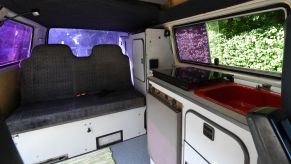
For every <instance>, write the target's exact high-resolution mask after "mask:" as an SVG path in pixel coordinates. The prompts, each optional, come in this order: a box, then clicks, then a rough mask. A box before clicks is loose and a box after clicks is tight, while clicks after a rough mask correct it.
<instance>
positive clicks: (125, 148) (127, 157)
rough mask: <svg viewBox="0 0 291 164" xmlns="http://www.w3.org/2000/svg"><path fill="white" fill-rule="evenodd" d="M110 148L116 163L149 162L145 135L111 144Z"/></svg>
mask: <svg viewBox="0 0 291 164" xmlns="http://www.w3.org/2000/svg"><path fill="white" fill-rule="evenodd" d="M111 150H112V153H113V158H114V160H115V161H116V164H150V158H149V155H148V148H147V137H146V135H142V136H139V137H136V138H133V139H130V140H127V141H124V142H122V143H118V144H115V145H112V146H111Z"/></svg>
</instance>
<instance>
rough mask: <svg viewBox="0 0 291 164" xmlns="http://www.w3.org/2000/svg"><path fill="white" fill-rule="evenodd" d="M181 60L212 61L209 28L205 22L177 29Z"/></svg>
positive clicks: (176, 34)
mask: <svg viewBox="0 0 291 164" xmlns="http://www.w3.org/2000/svg"><path fill="white" fill-rule="evenodd" d="M175 36H176V43H177V48H178V55H179V57H180V60H182V61H188V62H199V63H210V51H209V46H208V36H207V29H206V25H205V24H204V23H202V24H195V25H191V26H187V27H181V28H176V29H175Z"/></svg>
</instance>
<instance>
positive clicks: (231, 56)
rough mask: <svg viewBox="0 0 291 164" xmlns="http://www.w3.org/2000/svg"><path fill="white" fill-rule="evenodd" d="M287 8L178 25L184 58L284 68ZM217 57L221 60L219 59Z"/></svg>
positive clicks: (180, 55)
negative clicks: (285, 9)
mask: <svg viewBox="0 0 291 164" xmlns="http://www.w3.org/2000/svg"><path fill="white" fill-rule="evenodd" d="M285 17H286V14H285V11H284V10H281V9H277V10H273V11H265V12H261V13H255V14H250V15H244V16H237V17H233V18H226V19H220V20H214V21H207V22H205V23H198V24H190V25H184V26H178V27H175V28H174V34H175V39H176V45H177V55H178V58H179V59H180V61H181V62H187V63H198V64H199V63H203V64H214V60H215V59H216V58H217V59H219V63H220V64H221V65H224V66H231V67H238V68H247V69H253V70H260V71H268V72H282V64H283V48H284V21H285ZM216 61H217V60H216Z"/></svg>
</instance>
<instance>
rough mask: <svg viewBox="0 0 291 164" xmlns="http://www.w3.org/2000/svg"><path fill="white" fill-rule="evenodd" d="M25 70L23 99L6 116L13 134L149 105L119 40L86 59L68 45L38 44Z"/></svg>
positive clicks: (22, 73) (97, 48)
mask: <svg viewBox="0 0 291 164" xmlns="http://www.w3.org/2000/svg"><path fill="white" fill-rule="evenodd" d="M21 69H22V71H21V91H22V93H21V95H22V97H21V98H22V103H21V106H20V107H19V108H18V109H17V110H16V111H15V112H14V113H13V114H12V115H11V116H10V117H9V118H8V119H7V120H6V122H7V125H8V127H9V129H10V131H11V133H13V134H16V133H21V132H24V131H30V130H34V129H39V128H44V127H49V126H54V125H58V124H62V123H67V122H72V121H76V120H81V119H86V118H91V117H97V116H101V115H105V114H109V113H113V112H119V111H123V110H128V109H133V108H137V107H141V106H145V100H144V96H143V95H142V94H140V93H139V92H137V91H135V90H134V89H133V87H132V84H131V79H130V70H129V60H128V58H127V56H125V55H123V54H122V52H121V49H120V47H119V46H116V45H99V46H96V47H94V48H93V50H92V54H91V56H89V57H85V58H77V57H75V56H74V55H73V54H72V52H71V50H70V48H69V47H67V46H64V45H43V46H38V47H36V48H34V50H33V52H32V56H31V58H29V59H27V60H24V61H23V63H22V67H21ZM84 92H85V93H87V94H88V95H86V96H81V97H76V94H77V93H84Z"/></svg>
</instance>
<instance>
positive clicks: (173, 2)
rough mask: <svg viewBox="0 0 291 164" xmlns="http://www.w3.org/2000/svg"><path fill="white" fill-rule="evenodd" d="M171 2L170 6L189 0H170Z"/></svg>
mask: <svg viewBox="0 0 291 164" xmlns="http://www.w3.org/2000/svg"><path fill="white" fill-rule="evenodd" d="M169 1H170V2H169V4H170V7H174V6H177V5H180V4H182V3H184V2H186V1H188V0H169Z"/></svg>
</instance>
